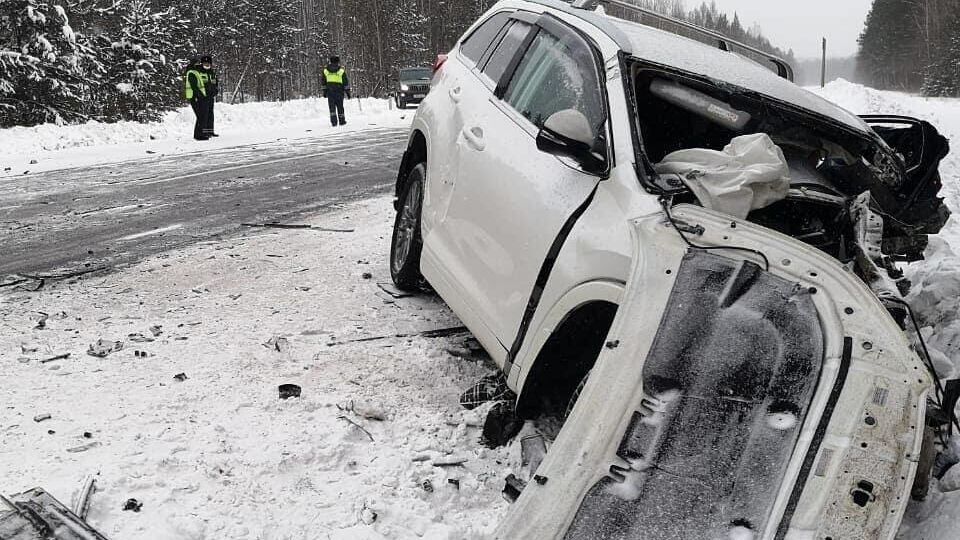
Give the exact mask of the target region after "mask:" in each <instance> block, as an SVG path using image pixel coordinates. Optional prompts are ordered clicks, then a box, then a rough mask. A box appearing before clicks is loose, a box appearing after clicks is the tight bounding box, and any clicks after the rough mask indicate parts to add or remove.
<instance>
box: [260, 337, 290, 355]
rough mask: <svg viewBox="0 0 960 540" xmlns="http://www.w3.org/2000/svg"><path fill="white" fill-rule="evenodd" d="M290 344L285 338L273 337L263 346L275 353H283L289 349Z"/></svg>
mask: <svg viewBox="0 0 960 540" xmlns="http://www.w3.org/2000/svg"><path fill="white" fill-rule="evenodd" d="M289 344H290V343H289V342H288V341H287V338H285V337H283V336H273V337H272V338H270V339H268V340H267V341H266V343H264V344H263V346H264V347H266V348H268V349H270V350H273V351H277V352H283V351H284V350H286V349H287V348H288V347H289Z"/></svg>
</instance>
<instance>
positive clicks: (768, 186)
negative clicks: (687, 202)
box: [654, 133, 790, 219]
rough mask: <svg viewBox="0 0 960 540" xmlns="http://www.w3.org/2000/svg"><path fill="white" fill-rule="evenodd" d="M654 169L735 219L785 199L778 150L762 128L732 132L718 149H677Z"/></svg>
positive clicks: (786, 184)
mask: <svg viewBox="0 0 960 540" xmlns="http://www.w3.org/2000/svg"><path fill="white" fill-rule="evenodd" d="M654 169H655V170H656V171H657V173H659V174H677V175H680V177H681V178H682V179H683V180H684V182H685V183H686V184H687V186H688V187H689V188H690V190H691V191H693V193H694V195H696V196H697V199H699V200H700V203H701V204H702V205H703V206H704V207H706V208H709V209H711V210H716V211H718V212H723V213H725V214H730V215H731V216H734V217H737V218H741V219H745V218H746V217H747V214H749V213H750V211H751V210H757V209H759V208H765V207H767V206H769V205H771V204H773V203H775V202H777V201H780V200H783V199H785V198H786V196H787V192H788V191H789V189H790V168H789V166H788V165H787V160H786V158H785V157H784V155H783V150H781V149H780V147H779V146H777V145H776V144H774V142H773V140H771V139H770V136H769V135H767V134H766V133H756V134H753V135H743V136H740V137H736V138H734V139H733V140H731V141H730V144H728V145H727V146H726V147H725V148H724V149H723V150H722V151H716V150H710V149H706V148H690V149H685V150H678V151H676V152H673V153H672V154H669V155H667V156H666V157H665V158H663V161H661V162H660V163H658V164H656V165H654Z"/></svg>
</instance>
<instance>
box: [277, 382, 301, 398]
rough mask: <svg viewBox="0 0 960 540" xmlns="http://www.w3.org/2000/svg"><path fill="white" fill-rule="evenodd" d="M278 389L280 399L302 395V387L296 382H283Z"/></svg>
mask: <svg viewBox="0 0 960 540" xmlns="http://www.w3.org/2000/svg"><path fill="white" fill-rule="evenodd" d="M277 390H278V392H279V393H280V399H290V398H295V397H300V391H301V389H300V387H299V386H297V385H296V384H289V383H287V384H281V385H280V386H279V387H278V388H277Z"/></svg>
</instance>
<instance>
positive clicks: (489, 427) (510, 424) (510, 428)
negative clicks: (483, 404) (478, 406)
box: [481, 401, 523, 448]
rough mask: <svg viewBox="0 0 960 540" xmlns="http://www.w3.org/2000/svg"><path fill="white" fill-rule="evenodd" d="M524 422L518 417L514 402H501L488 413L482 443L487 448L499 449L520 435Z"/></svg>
mask: <svg viewBox="0 0 960 540" xmlns="http://www.w3.org/2000/svg"><path fill="white" fill-rule="evenodd" d="M521 429H523V420H521V419H520V417H518V416H517V412H516V410H515V409H514V403H513V401H500V402H498V403H497V404H496V405H494V406H493V408H492V409H490V412H489V413H487V419H486V421H484V423H483V435H482V439H481V442H482V443H483V444H484V446H486V447H487V448H499V447H501V446H503V445H505V444H507V443H508V442H510V440H511V439H513V438H514V437H516V436H517V434H518V433H520V430H521Z"/></svg>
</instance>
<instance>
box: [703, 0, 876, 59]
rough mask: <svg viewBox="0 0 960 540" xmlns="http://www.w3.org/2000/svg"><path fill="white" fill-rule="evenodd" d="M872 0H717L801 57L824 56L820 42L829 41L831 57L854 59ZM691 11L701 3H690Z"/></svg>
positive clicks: (741, 20)
mask: <svg viewBox="0 0 960 540" xmlns="http://www.w3.org/2000/svg"><path fill="white" fill-rule="evenodd" d="M872 3H873V2H872V0H800V1H798V0H717V7H718V8H720V11H723V12H725V13H728V14H730V16H731V18H732V17H733V12H734V11H736V12H737V13H738V14H739V15H740V22H741V23H743V26H744V27H745V28H750V27H751V26H753V23H755V22H757V23H760V26H761V27H762V28H763V34H764V35H765V36H767V38H769V39H770V41H772V42H773V44H774V45H776V46H778V47H780V48H782V49H784V50H787V49H789V48H793V52H794V53H796V55H797V58H810V57H819V56H820V39H821V38H822V37H826V38H827V54H828V55H829V56H852V55H854V54H856V52H857V37H858V36H859V35H860V31H861V30H862V29H863V22H864V21H865V20H866V18H867V12H868V11H869V10H870V5H871V4H872ZM686 4H687V8H688V9H689V8H693V7H695V6H698V5H700V0H687V1H686Z"/></svg>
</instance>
